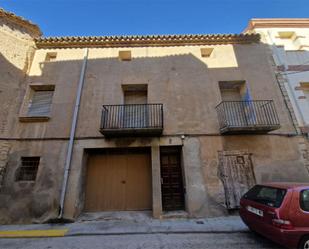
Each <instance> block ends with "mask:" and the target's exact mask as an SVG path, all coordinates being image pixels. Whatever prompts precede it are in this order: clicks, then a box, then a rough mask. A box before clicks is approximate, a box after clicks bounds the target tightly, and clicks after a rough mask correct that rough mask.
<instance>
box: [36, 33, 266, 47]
mask: <svg viewBox="0 0 309 249" xmlns="http://www.w3.org/2000/svg"><path fill="white" fill-rule="evenodd" d="M259 41H260V35H259V34H205V35H140V36H75V37H45V38H44V37H41V38H37V39H36V45H37V47H38V48H76V47H78V48H82V47H156V46H160V47H161V46H186V45H212V44H244V43H245V44H248V43H253V42H259Z"/></svg>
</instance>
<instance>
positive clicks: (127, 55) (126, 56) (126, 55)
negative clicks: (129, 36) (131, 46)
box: [118, 50, 132, 61]
mask: <svg viewBox="0 0 309 249" xmlns="http://www.w3.org/2000/svg"><path fill="white" fill-rule="evenodd" d="M118 57H119V60H121V61H130V60H131V59H132V58H131V51H130V50H127V51H119V54H118Z"/></svg>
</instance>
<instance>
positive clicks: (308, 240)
mask: <svg viewBox="0 0 309 249" xmlns="http://www.w3.org/2000/svg"><path fill="white" fill-rule="evenodd" d="M299 249H309V236H305V237H304V238H303V239H302V240H301V242H300V245H299Z"/></svg>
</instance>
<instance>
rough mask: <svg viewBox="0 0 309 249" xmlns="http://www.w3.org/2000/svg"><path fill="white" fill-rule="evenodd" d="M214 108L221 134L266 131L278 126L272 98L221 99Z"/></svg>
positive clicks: (275, 128)
mask: <svg viewBox="0 0 309 249" xmlns="http://www.w3.org/2000/svg"><path fill="white" fill-rule="evenodd" d="M216 109H217V114H218V118H219V125H220V132H221V133H222V134H234V133H267V132H269V131H273V130H277V129H279V128H280V123H279V119H278V115H277V112H276V109H275V105H274V102H273V101H272V100H253V101H223V102H221V103H220V104H219V105H217V106H216Z"/></svg>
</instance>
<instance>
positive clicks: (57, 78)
mask: <svg viewBox="0 0 309 249" xmlns="http://www.w3.org/2000/svg"><path fill="white" fill-rule="evenodd" d="M12 18H13V17H12V16H11V17H8V16H6V19H5V20H8V21H12V20H11V19H12ZM14 18H15V17H14ZM8 21H7V22H8ZM10 25H13V24H10ZM29 25H30V27H32V26H31V25H32V24H30V23H23V25H21V27H19V28H20V29H22V28H25V27H29ZM3 27H4V25H2V26H1V32H2V29H4V28H3ZM14 30H15V31H14V32H17V34H15V33H14V36H13V37H14V39H16V40H18V41H20V40H22V41H24V40H23V39H20V38H19V37H18V35H19V31H18V29H17V31H16V29H14ZM36 31H37V32H36V33H34V34H33V33H31V32H32V31H30V30H28V31H27V32H28V33H26V32H25V31H23V32H21V33H23V34H24V35H25V33H26V34H27V35H29V36H30V38H29V39H28V38H27V39H25V40H26V42H25V43H26V44H29V46H28V47H27V49H26V50H27V51H28V50H29V51H31V52H30V53H24V50H23V49H21V48H22V47H21V48H20V49H21V50H16V53H18V54H20V55H19V56H21V58H23V60H21V59H20V60H19V61H18V63H19V62H20V63H21V62H23V63H21V64H22V65H23V66H22V67H21V66H19V64H18V63H17V62H15V61H14V59H12V58H10V57H9V56H8V57H6V58H7V59H6V60H4V61H3V62H2V61H1V64H2V63H7V69H5V72H3V73H4V74H5V73H7V75H11V76H12V75H13V76H14V77H13V78H10V79H9V80H8V81H7V82H6V81H3V80H2V79H0V87H1V88H0V90H1V92H0V95H1V100H0V101H3V103H2V105H7V106H8V108H9V109H8V111H6V112H5V113H2V112H1V114H0V122H1V124H5V125H3V127H4V128H2V130H3V131H2V132H0V135H1V137H0V141H1V144H2V145H1V147H0V148H1V149H0V150H1V151H0V160H1V163H0V166H1V165H4V166H2V167H3V168H5V170H4V171H3V172H4V173H3V174H2V184H1V189H0V200H1V201H0V222H1V223H12V222H15V223H22V222H44V221H48V220H49V219H54V218H57V217H59V218H68V219H73V220H74V219H76V218H77V217H78V216H79V215H80V214H81V213H83V212H100V211H111V210H112V211H124V210H137V211H138V210H152V214H153V216H154V217H155V218H164V217H165V215H166V214H169V213H170V212H174V211H182V213H183V214H184V215H186V216H188V217H214V216H221V215H227V214H228V210H230V209H235V208H237V207H238V200H239V197H240V196H241V195H242V194H243V193H244V191H246V190H247V189H248V188H249V187H250V186H251V185H253V184H255V183H260V182H268V181H297V182H307V181H308V180H309V174H308V171H307V170H306V168H305V161H304V158H303V155H302V151H301V149H300V148H299V141H300V139H302V136H300V135H298V134H297V130H296V129H295V127H294V125H293V121H292V118H291V115H290V112H289V110H288V108H287V106H286V105H285V102H284V97H283V96H282V93H281V90H280V87H279V86H278V82H277V78H276V75H275V72H274V69H275V65H274V63H273V59H272V54H271V50H270V49H269V46H268V45H267V44H264V43H262V42H260V36H259V35H256V34H246V35H244V34H240V35H177V36H116V37H60V38H59V37H58V38H56V37H52V38H44V37H39V30H38V29H36ZM3 34H5V36H6V35H8V34H6V33H5V32H4V31H3ZM8 36H9V35H8ZM9 37H11V36H9ZM1 39H6V38H5V37H4V38H2V37H1ZM2 50H4V52H5V47H2V46H1V53H2ZM10 51H11V52H12V51H15V50H10ZM26 54H27V56H29V57H27V56H25V55H26ZM14 58H15V57H14ZM26 58H27V59H26ZM28 58H29V60H28ZM26 61H27V63H26ZM25 63H26V64H25ZM25 65H26V66H25ZM1 68H2V67H1ZM1 70H2V69H1ZM15 72H20V73H21V77H16V76H17V75H18V74H15ZM14 82H15V83H14ZM2 96H5V97H6V98H5V100H4V99H2ZM2 109H5V108H2ZM0 179H1V178H0Z"/></svg>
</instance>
